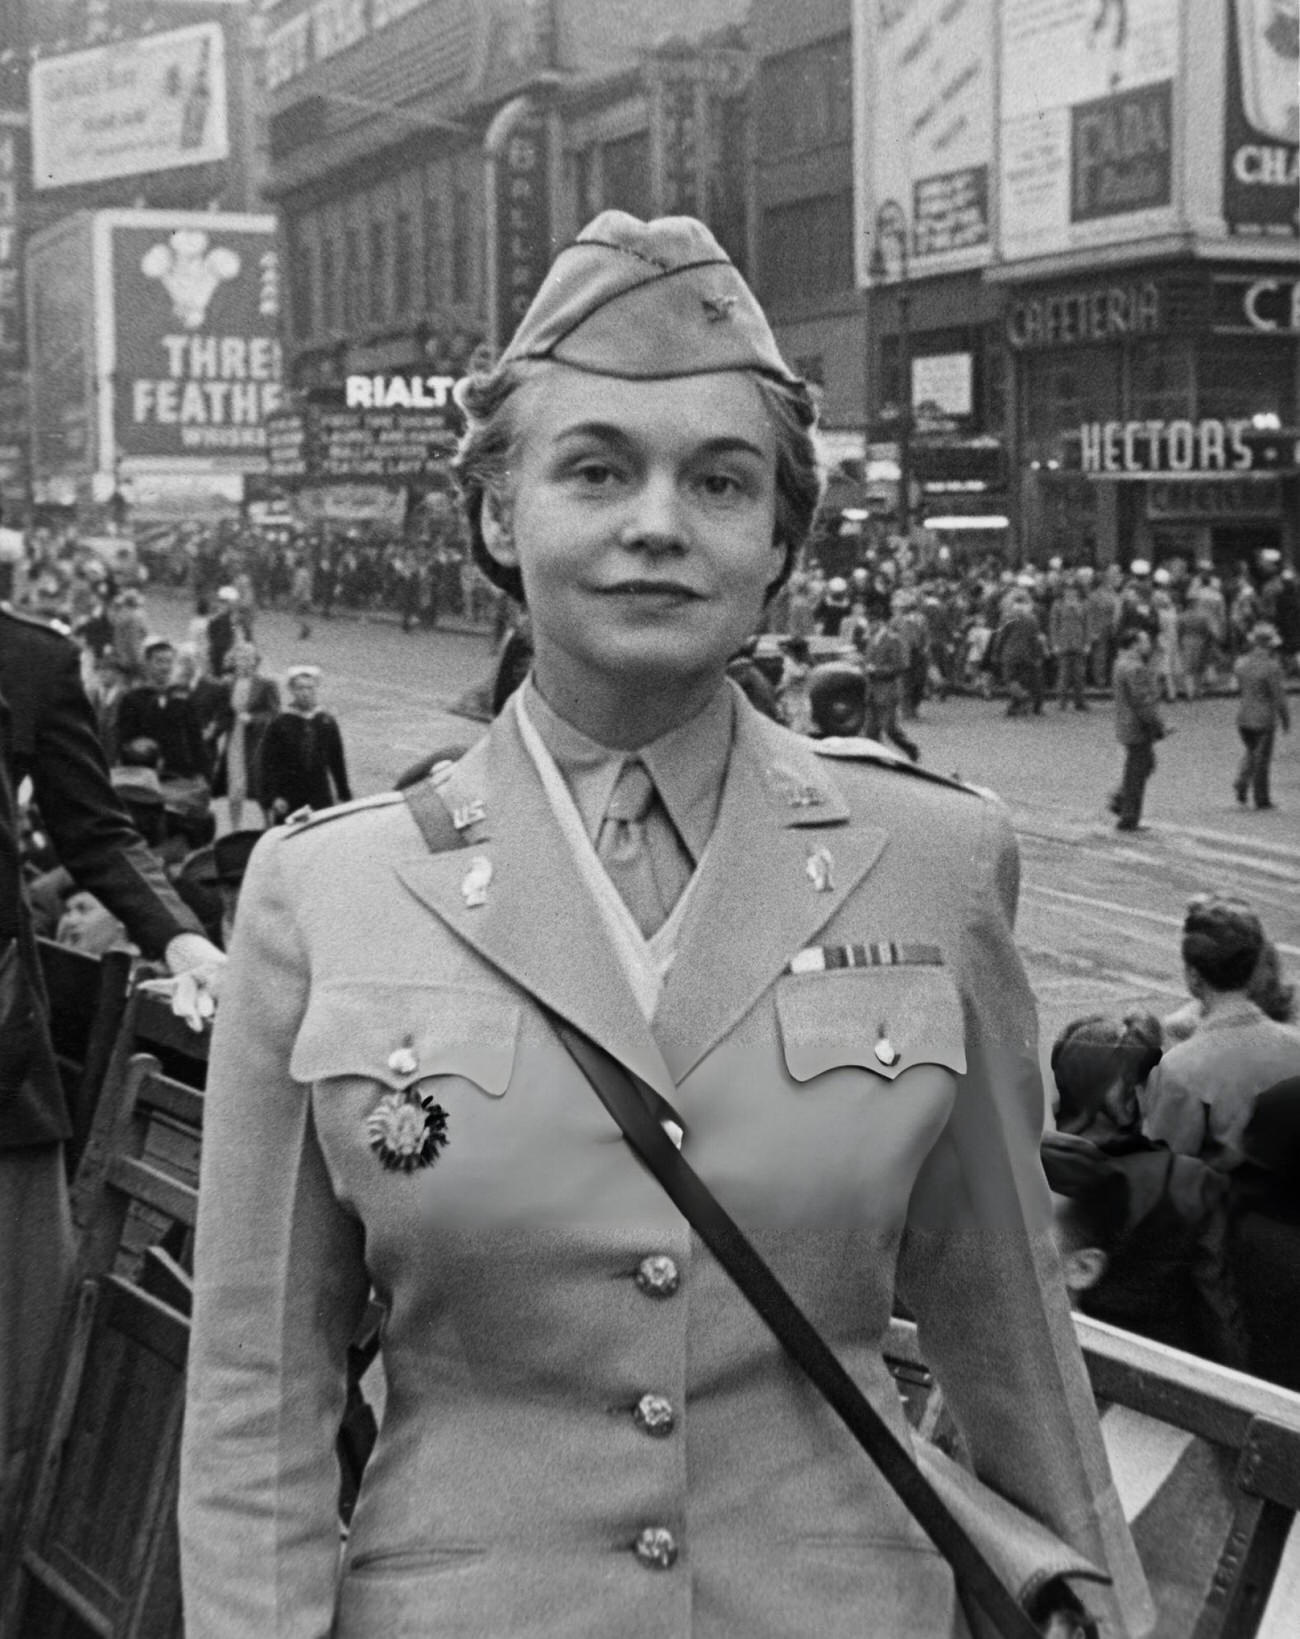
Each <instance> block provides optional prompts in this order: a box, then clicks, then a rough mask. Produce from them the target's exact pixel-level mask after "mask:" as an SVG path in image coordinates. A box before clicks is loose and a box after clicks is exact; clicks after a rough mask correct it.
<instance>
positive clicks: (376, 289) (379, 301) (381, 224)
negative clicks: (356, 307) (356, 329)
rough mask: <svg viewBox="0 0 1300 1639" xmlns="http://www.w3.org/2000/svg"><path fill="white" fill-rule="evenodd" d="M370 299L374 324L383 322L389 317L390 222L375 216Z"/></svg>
mask: <svg viewBox="0 0 1300 1639" xmlns="http://www.w3.org/2000/svg"><path fill="white" fill-rule="evenodd" d="M369 286H370V292H369V294H370V301H369V304H368V311H369V315H370V322H371V323H372V324H382V323H383V322H384V320H385V319H386V318H387V317H388V312H389V307H388V223H387V222H385V221H384V220H383V218H382V217H378V216H377V217H375V219H374V220H373V221H372V222H371V224H370V278H369Z"/></svg>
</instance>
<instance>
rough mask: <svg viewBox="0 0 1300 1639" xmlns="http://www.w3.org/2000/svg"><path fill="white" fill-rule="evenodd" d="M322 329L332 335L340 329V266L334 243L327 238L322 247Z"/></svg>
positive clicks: (322, 242)
mask: <svg viewBox="0 0 1300 1639" xmlns="http://www.w3.org/2000/svg"><path fill="white" fill-rule="evenodd" d="M320 296H321V316H320V317H321V329H322V330H324V331H325V332H326V333H327V334H330V335H332V334H333V333H334V332H335V331H337V330H338V328H339V284H338V266H337V259H336V257H335V255H334V241H333V240H332V239H330V238H325V239H323V240H322V241H321V247H320Z"/></svg>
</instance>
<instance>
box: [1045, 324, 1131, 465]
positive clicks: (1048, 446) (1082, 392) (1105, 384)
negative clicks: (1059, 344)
mask: <svg viewBox="0 0 1300 1639" xmlns="http://www.w3.org/2000/svg"><path fill="white" fill-rule="evenodd" d="M1022 364H1023V367H1024V384H1025V390H1024V393H1023V395H1022V407H1021V414H1022V417H1023V420H1022V432H1023V443H1024V450H1025V454H1026V455H1027V457H1028V458H1029V459H1031V460H1043V461H1047V460H1057V459H1060V457H1061V447H1060V446H1061V440H1062V438H1063V437H1065V436H1067V435H1071V434H1074V435H1077V433H1078V431H1079V428H1080V427H1081V426H1082V424H1083V423H1084V422H1085V421H1112V420H1114V419H1115V418H1116V417H1117V416H1118V415H1119V413H1120V364H1121V349H1120V348H1118V347H1076V348H1071V349H1067V350H1063V351H1060V352H1055V353H1028V354H1026V355H1025V357H1024V359H1023V360H1022Z"/></svg>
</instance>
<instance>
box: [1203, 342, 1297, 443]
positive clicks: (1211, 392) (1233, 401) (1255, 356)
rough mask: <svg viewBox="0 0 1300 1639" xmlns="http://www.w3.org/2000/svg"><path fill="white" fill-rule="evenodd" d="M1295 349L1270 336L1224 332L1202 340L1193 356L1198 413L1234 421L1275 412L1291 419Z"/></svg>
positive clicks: (1285, 420)
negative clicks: (1195, 359)
mask: <svg viewBox="0 0 1300 1639" xmlns="http://www.w3.org/2000/svg"><path fill="white" fill-rule="evenodd" d="M1295 370H1296V350H1295V348H1294V346H1292V347H1279V346H1278V344H1277V342H1276V341H1275V340H1273V339H1272V338H1266V337H1262V336H1261V337H1259V338H1256V337H1254V336H1231V337H1229V336H1224V337H1221V338H1219V337H1216V338H1215V339H1214V340H1212V341H1209V340H1207V341H1203V342H1201V344H1200V351H1199V354H1198V356H1197V362H1196V378H1197V380H1196V386H1197V403H1196V413H1197V414H1198V415H1201V416H1207V417H1210V418H1217V419H1219V420H1222V421H1232V420H1235V419H1237V418H1241V419H1243V420H1249V419H1250V417H1251V416H1255V415H1275V416H1278V417H1280V418H1281V421H1282V424H1283V426H1290V425H1291V424H1292V422H1293V420H1294V416H1293V413H1292V404H1293V402H1294V398H1293V394H1294V392H1295Z"/></svg>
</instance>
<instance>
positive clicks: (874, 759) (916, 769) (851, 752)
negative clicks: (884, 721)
mask: <svg viewBox="0 0 1300 1639" xmlns="http://www.w3.org/2000/svg"><path fill="white" fill-rule="evenodd" d="M811 745H812V749H813V750H814V751H815V752H816V753H817V755H818V756H819V757H835V758H838V759H840V760H841V761H843V762H850V763H875V764H876V765H877V767H880V768H890V769H893V771H894V773H896V774H910V775H911V776H912V778H913V779H915V780H929V781H930V783H931V784H932V785H946V786H947V787H948V788H949V790H951V791H964V792H966V793H967V795H969V796H973V797H988V796H989V795H990V794H991V793H989V792H987V791H985V790H984V789H983V788H982V787H981V786H978V785H971V784H970V783H969V781H967V780H963V779H960V778H959V777H958V776H957V775H956V774H939V773H936V772H935V770H934V769H933V768H922V767H921V766H920V765H919V764H917V763H914V762H913V761H912V760H911V758H910V757H905V756H904V755H903V754H902V752H900V751H891V750H890V749H889V747H888V746H882V745H881V744H880V743H879V742H878V741H876V740H867V739H861V738H857V739H848V738H838V739H829V740H813V741H812V742H811Z"/></svg>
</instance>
